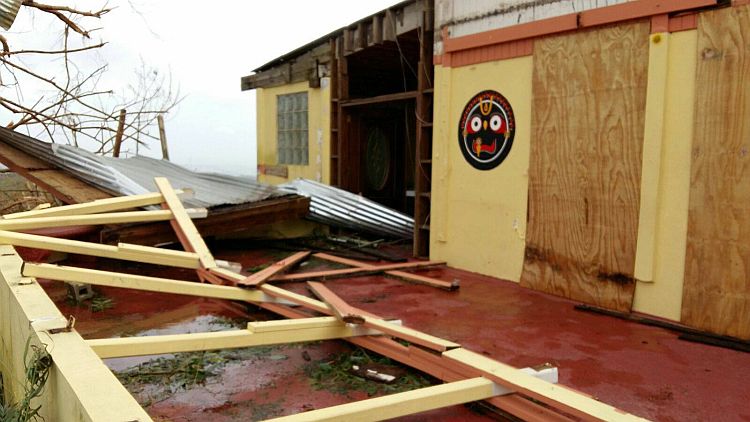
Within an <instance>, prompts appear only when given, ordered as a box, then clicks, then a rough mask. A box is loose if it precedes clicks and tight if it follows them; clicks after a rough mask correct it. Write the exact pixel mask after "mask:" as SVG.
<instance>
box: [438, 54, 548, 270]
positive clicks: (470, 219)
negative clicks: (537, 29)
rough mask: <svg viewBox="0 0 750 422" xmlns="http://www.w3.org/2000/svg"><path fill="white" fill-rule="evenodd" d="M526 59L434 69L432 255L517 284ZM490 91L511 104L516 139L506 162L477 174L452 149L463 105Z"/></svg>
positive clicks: (524, 174) (524, 180)
mask: <svg viewBox="0 0 750 422" xmlns="http://www.w3.org/2000/svg"><path fill="white" fill-rule="evenodd" d="M532 63H533V62H532V58H531V57H520V58H515V59H510V60H503V61H498V62H491V63H482V64H478V65H474V66H466V67H459V68H444V67H442V66H436V67H435V106H434V113H435V115H434V121H435V127H434V134H433V136H434V137H433V157H432V161H433V170H432V206H431V218H430V232H431V237H430V257H431V258H432V259H437V260H445V261H447V262H448V265H451V266H454V267H458V268H462V269H466V270H469V271H474V272H478V273H481V274H486V275H491V276H494V277H499V278H503V279H507V280H512V281H518V280H519V279H520V277H521V270H522V267H523V254H524V249H525V238H524V236H525V233H526V199H527V193H528V167H529V140H530V133H531V84H532ZM486 89H492V90H495V91H497V92H499V93H501V94H502V95H503V96H505V98H507V99H508V101H509V102H510V104H511V107H512V108H513V112H514V114H515V118H516V134H515V138H514V141H513V149H512V150H511V152H510V154H509V155H508V157H507V158H506V159H505V161H504V162H503V163H502V164H500V165H499V166H498V167H496V168H494V169H492V170H488V171H480V170H477V169H475V168H474V167H472V166H471V165H469V163H467V162H466V161H465V160H464V158H463V156H462V154H461V151H460V150H459V148H458V138H457V136H458V135H457V130H458V129H457V127H458V119H459V117H460V115H461V112H462V110H463V108H464V106H465V105H466V103H467V101H469V99H471V97H472V96H474V95H475V94H477V93H478V92H480V91H482V90H486Z"/></svg>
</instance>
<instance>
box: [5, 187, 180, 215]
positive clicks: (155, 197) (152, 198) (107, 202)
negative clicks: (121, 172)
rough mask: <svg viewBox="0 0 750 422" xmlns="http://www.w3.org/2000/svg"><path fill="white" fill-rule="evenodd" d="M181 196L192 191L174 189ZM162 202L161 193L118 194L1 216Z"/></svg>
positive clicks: (75, 212) (66, 212)
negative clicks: (80, 202) (79, 202)
mask: <svg viewBox="0 0 750 422" xmlns="http://www.w3.org/2000/svg"><path fill="white" fill-rule="evenodd" d="M175 193H177V195H178V196H180V197H181V198H183V199H184V198H189V197H191V196H192V195H193V191H191V190H189V189H186V190H182V189H177V190H176V191H175ZM162 202H164V197H163V196H162V195H161V193H144V194H141V195H130V196H118V197H114V198H106V199H98V200H95V201H91V202H86V203H83V204H72V205H63V206H59V207H51V208H45V209H42V210H31V211H22V212H17V213H13V214H5V215H3V216H2V218H3V219H5V220H12V219H16V218H36V217H55V216H62V215H81V214H97V213H102V212H111V211H120V210H126V209H130V208H139V207H146V206H149V205H158V204H161V203H162Z"/></svg>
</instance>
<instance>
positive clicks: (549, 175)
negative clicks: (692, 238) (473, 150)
mask: <svg viewBox="0 0 750 422" xmlns="http://www.w3.org/2000/svg"><path fill="white" fill-rule="evenodd" d="M648 41H649V24H648V23H647V22H636V23H631V24H627V25H619V26H614V27H607V28H602V29H596V30H591V31H579V32H576V33H574V34H567V35H561V36H556V37H547V38H541V39H539V40H537V41H536V42H535V45H534V74H533V82H534V86H533V103H532V104H533V115H532V140H531V158H530V164H529V210H528V234H527V238H526V256H525V260H524V268H523V274H522V276H521V284H522V285H524V286H527V287H531V288H534V289H537V290H541V291H545V292H548V293H552V294H556V295H559V296H563V297H567V298H571V299H574V300H578V301H582V302H586V303H591V304H595V305H597V306H601V307H605V308H610V309H617V310H620V311H629V310H630V308H631V305H632V302H633V293H634V291H635V283H634V280H633V271H634V267H635V250H636V237H637V229H638V209H639V199H640V184H641V180H640V179H641V151H642V146H643V145H642V144H643V130H644V109H645V105H646V85H647V70H648Z"/></svg>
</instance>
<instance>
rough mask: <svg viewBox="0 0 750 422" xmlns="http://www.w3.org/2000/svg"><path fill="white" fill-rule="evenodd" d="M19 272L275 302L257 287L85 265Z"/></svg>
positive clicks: (37, 266)
mask: <svg viewBox="0 0 750 422" xmlns="http://www.w3.org/2000/svg"><path fill="white" fill-rule="evenodd" d="M21 272H22V274H23V275H24V276H25V277H38V278H45V279H49V280H59V281H67V282H75V283H86V284H93V285H96V286H108V287H119V288H124V289H137V290H145V291H149V292H160V293H173V294H178V295H188V296H200V297H208V298H214V299H227V300H244V301H247V302H278V299H276V298H274V297H272V296H269V295H267V294H265V293H263V292H261V291H258V290H247V289H241V288H239V287H230V286H214V285H211V284H202V283H196V282H192V281H184V280H171V279H167V278H158V277H147V276H142V275H133V274H123V273H117V272H111V271H101V270H91V269H87V268H76V267H67V266H58V265H52V264H30V263H24V265H23V267H22V268H21ZM287 303H288V302H287Z"/></svg>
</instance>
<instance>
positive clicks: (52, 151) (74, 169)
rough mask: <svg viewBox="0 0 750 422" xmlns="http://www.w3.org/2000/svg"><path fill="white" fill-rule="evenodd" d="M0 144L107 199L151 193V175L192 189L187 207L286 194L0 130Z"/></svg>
mask: <svg viewBox="0 0 750 422" xmlns="http://www.w3.org/2000/svg"><path fill="white" fill-rule="evenodd" d="M0 139H2V141H4V142H6V143H8V144H10V145H12V146H14V147H16V148H18V149H20V150H22V151H24V152H26V153H28V154H31V155H33V156H34V157H36V158H38V159H40V160H42V161H46V162H48V163H50V164H53V165H54V166H56V167H58V168H61V169H63V170H65V171H67V172H69V173H70V174H72V175H73V176H75V177H77V178H79V179H81V180H83V181H85V182H86V183H89V184H91V185H94V186H96V187H98V188H100V189H102V190H104V191H106V192H109V193H111V194H113V195H137V194H141V193H146V192H155V191H156V185H155V184H154V177H157V176H163V177H166V178H168V179H169V181H170V183H171V184H172V186H174V187H175V188H190V189H193V191H194V192H195V195H194V196H193V198H190V199H187V200H185V205H187V206H190V207H202V208H211V207H215V206H221V205H237V204H244V203H251V202H257V201H262V200H265V199H269V198H274V197H279V196H284V195H287V193H285V192H284V191H282V190H280V189H278V188H276V187H275V186H270V185H264V184H262V183H259V182H258V181H256V180H255V179H254V178H251V177H237V176H229V175H223V174H213V173H196V172H193V171H190V170H188V169H186V168H184V167H180V166H178V165H176V164H174V163H170V162H169V161H164V160H157V159H154V158H148V157H132V158H112V157H102V156H99V155H96V154H92V153H90V152H88V151H86V150H83V149H81V148H76V147H73V146H70V145H61V144H50V143H46V142H42V141H40V140H38V139H34V138H31V137H29V136H26V135H23V134H21V133H18V132H14V131H11V130H8V129H5V128H1V127H0Z"/></svg>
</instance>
